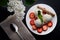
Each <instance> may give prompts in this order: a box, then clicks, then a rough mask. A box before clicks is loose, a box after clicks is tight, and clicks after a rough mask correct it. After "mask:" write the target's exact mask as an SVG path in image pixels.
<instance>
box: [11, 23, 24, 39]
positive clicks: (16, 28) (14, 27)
mask: <svg viewBox="0 0 60 40" xmlns="http://www.w3.org/2000/svg"><path fill="white" fill-rule="evenodd" d="M11 28H13V29H14V30H13V29H12V30H13V31H15V32H16V33H17V34H18V36H19V37H20V39H21V40H24V39H23V38H22V36H21V35H20V33H19V32H18V27H17V25H16V24H14V23H12V24H11Z"/></svg>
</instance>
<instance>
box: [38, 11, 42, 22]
mask: <svg viewBox="0 0 60 40" xmlns="http://www.w3.org/2000/svg"><path fill="white" fill-rule="evenodd" d="M38 17H39V19H40V20H41V22H43V18H42V15H41V11H40V10H39V11H38Z"/></svg>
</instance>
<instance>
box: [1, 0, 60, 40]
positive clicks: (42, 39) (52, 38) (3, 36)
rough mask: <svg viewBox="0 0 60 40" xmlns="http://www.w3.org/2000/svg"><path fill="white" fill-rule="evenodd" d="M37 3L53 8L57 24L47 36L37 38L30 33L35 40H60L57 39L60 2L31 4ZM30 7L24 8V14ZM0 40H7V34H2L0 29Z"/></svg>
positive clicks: (59, 34) (46, 1)
mask: <svg viewBox="0 0 60 40" xmlns="http://www.w3.org/2000/svg"><path fill="white" fill-rule="evenodd" d="M38 3H44V4H48V5H50V6H51V7H53V8H54V10H55V11H56V13H57V17H58V23H57V26H56V28H55V29H54V30H53V31H52V32H51V33H50V34H48V35H43V36H39V35H36V34H34V33H32V32H31V33H32V34H33V35H34V37H35V38H36V40H57V39H59V40H60V38H59V37H60V25H59V24H60V1H59V0H36V2H35V3H34V4H32V5H35V4H38ZM32 5H31V6H32ZM31 6H26V7H27V8H26V11H25V12H27V11H28V9H29V8H30V7H31ZM0 10H1V9H0ZM0 16H1V13H0ZM0 20H1V19H0ZM23 22H24V24H25V25H26V22H25V19H24V20H23ZM26 26H27V25H26ZM0 40H9V38H8V36H7V34H6V33H5V32H4V30H3V29H2V28H1V27H0Z"/></svg>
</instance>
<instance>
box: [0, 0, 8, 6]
mask: <svg viewBox="0 0 60 40" xmlns="http://www.w3.org/2000/svg"><path fill="white" fill-rule="evenodd" d="M7 2H8V0H0V6H6V5H7Z"/></svg>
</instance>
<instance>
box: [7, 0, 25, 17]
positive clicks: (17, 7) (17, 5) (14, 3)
mask: <svg viewBox="0 0 60 40" xmlns="http://www.w3.org/2000/svg"><path fill="white" fill-rule="evenodd" d="M7 9H8V11H9V12H12V11H14V12H15V14H16V15H17V16H18V17H20V18H23V16H24V14H25V13H24V11H25V6H24V5H23V3H22V1H19V0H9V3H8V7H7Z"/></svg>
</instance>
